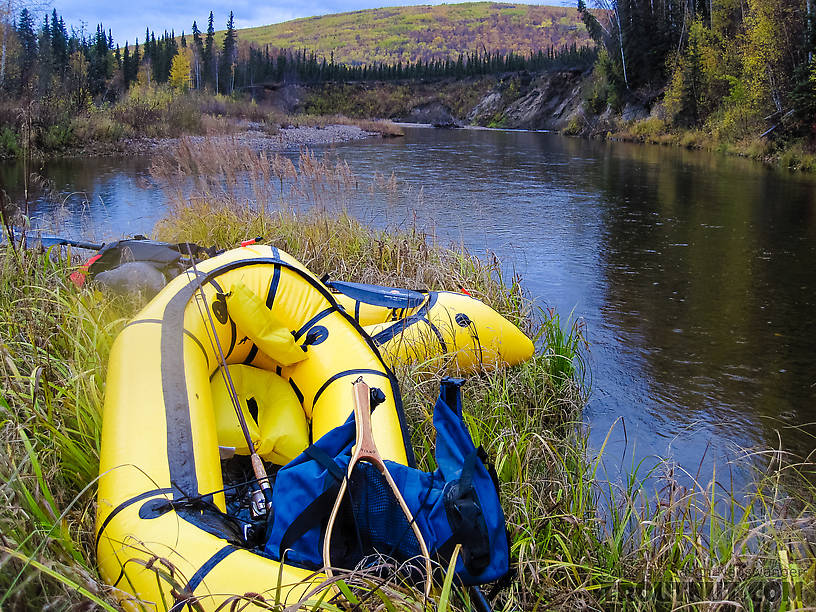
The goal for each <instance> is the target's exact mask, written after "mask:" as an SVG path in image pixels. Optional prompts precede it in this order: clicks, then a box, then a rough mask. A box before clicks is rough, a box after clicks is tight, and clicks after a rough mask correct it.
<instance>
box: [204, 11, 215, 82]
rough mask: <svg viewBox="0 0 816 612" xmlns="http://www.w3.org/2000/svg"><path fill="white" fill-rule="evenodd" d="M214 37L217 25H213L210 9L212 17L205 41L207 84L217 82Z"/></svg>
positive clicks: (205, 75) (205, 74)
mask: <svg viewBox="0 0 816 612" xmlns="http://www.w3.org/2000/svg"><path fill="white" fill-rule="evenodd" d="M214 39H215V26H214V25H213V14H212V11H210V17H209V20H208V22H207V37H206V39H205V42H204V58H203V64H204V83H205V84H215V81H216V79H215V68H216V64H215V48H214ZM216 89H217V85H216Z"/></svg>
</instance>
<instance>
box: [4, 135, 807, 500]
mask: <svg viewBox="0 0 816 612" xmlns="http://www.w3.org/2000/svg"><path fill="white" fill-rule="evenodd" d="M333 148H334V149H335V150H336V152H337V154H338V155H340V156H341V157H343V158H345V159H346V160H347V161H348V162H349V164H350V166H351V168H352V169H353V170H354V172H355V173H356V174H357V175H358V176H359V177H360V178H361V179H367V178H369V177H371V176H373V175H374V174H375V173H381V174H384V175H386V176H388V175H390V174H391V173H392V172H393V173H394V174H395V175H396V177H397V178H398V179H399V180H400V181H402V182H403V187H404V189H403V190H402V191H403V192H405V193H407V194H408V195H405V196H404V197H396V198H394V197H385V196H383V197H382V198H378V197H376V196H367V197H364V198H361V199H360V201H359V202H354V203H352V204H351V205H350V206H351V209H352V212H354V213H355V214H356V215H357V216H358V217H360V218H361V219H362V220H364V221H367V222H370V223H372V224H375V225H378V226H383V225H388V226H392V227H393V226H404V225H414V224H416V225H418V226H419V227H420V228H425V229H428V230H433V231H434V232H435V233H436V235H437V236H438V237H439V238H440V240H442V241H448V240H455V241H462V242H464V243H465V244H466V245H467V246H468V247H469V248H471V249H472V250H474V251H475V252H477V253H484V252H485V251H486V250H488V249H489V250H491V251H494V252H496V253H497V254H498V255H499V256H500V257H501V258H502V259H503V261H504V263H505V265H506V266H507V268H508V269H513V270H515V271H516V272H518V273H519V274H521V276H522V278H523V281H524V283H525V285H526V287H527V288H528V290H529V291H530V293H531V294H532V295H533V296H534V297H535V299H536V301H537V303H538V304H539V305H540V306H541V307H555V308H557V309H558V311H559V312H560V313H561V316H562V318H566V316H567V315H569V314H570V313H572V316H573V318H581V319H583V321H584V322H585V323H586V329H587V335H588V339H589V342H590V344H591V349H590V352H589V359H588V363H589V380H590V381H591V395H590V400H589V403H588V405H587V407H586V409H585V412H584V420H585V422H586V423H587V424H588V426H589V427H590V428H591V434H590V441H591V443H592V445H593V447H594V448H595V449H599V448H600V447H601V446H602V444H603V442H604V440H605V438H606V436H607V433H608V432H609V430H610V428H611V427H612V426H613V424H614V425H615V427H614V429H613V430H612V433H611V435H610V436H609V443H608V444H607V447H606V450H605V465H606V468H607V469H608V470H609V475H610V477H614V475H615V474H616V473H617V472H618V470H619V469H620V468H621V466H623V467H624V469H629V468H631V466H632V465H634V464H635V463H637V462H639V461H640V460H641V459H644V458H646V459H647V463H649V462H651V461H652V460H653V459H654V458H661V459H669V460H671V461H673V462H675V463H676V464H677V466H678V468H679V471H680V472H682V471H683V470H685V471H687V472H689V473H690V474H691V475H698V477H699V478H700V479H701V480H702V481H707V479H708V478H709V477H710V475H711V474H712V473H713V472H714V470H715V468H716V470H717V474H718V477H720V478H723V475H724V474H726V476H725V477H724V479H725V481H726V484H730V483H728V480H729V478H733V479H734V486H735V487H736V488H741V487H742V486H744V485H745V483H746V474H745V470H743V469H742V468H740V467H739V466H734V465H732V460H733V459H734V458H735V457H738V456H740V455H741V454H742V452H743V451H742V450H740V449H746V448H750V449H766V448H778V447H780V444H781V448H783V449H784V450H787V451H790V452H792V453H795V454H797V455H807V454H808V453H811V452H813V451H814V448H816V181H815V180H814V179H813V178H810V177H803V176H796V175H791V174H788V173H783V172H778V171H773V170H769V169H767V168H764V167H762V166H761V165H758V164H755V163H753V162H749V161H746V160H741V159H736V158H727V157H723V156H719V155H714V154H706V153H700V152H690V151H685V150H680V149H673V148H663V147H653V146H644V145H629V144H621V143H600V142H590V141H584V140H577V139H570V138H565V137H562V136H559V135H556V134H548V133H532V132H515V131H492V130H490V131H482V130H456V131H441V130H432V129H423V128H407V129H406V136H405V138H400V139H391V140H381V139H370V140H365V141H359V142H351V143H344V144H341V145H336V146H335V147H333ZM293 155H294V152H293ZM146 165H147V162H146V160H144V159H130V160H116V159H104V160H92V161H88V160H85V161H61V162H58V163H53V164H51V165H50V166H49V167H48V168H47V169H46V170H45V174H46V175H47V176H48V178H49V179H51V181H53V184H54V185H55V186H56V187H57V190H58V191H59V192H60V193H62V194H63V196H62V198H61V200H62V205H61V206H59V207H55V206H54V205H53V204H52V203H47V202H44V201H43V202H40V203H35V205H34V207H33V208H32V217H33V218H34V219H35V224H37V223H38V224H41V225H43V226H46V227H47V226H49V225H50V224H51V222H52V219H53V218H54V216H55V215H57V216H59V218H60V221H59V225H60V226H61V227H63V228H67V231H68V232H69V233H73V234H74V237H80V236H93V237H96V238H106V237H119V236H121V235H122V234H127V233H139V232H141V233H149V232H150V230H151V228H152V226H153V223H154V222H155V221H156V219H157V218H159V217H160V216H161V215H162V213H163V209H164V202H165V200H164V196H163V194H162V193H161V191H160V190H158V189H157V188H156V187H155V186H153V185H151V184H150V182H149V181H148V179H147V173H146ZM0 172H2V173H3V174H4V176H3V178H4V181H3V182H4V184H7V185H8V184H10V182H12V181H13V180H14V170H13V169H11V168H5V169H0ZM624 426H625V427H624ZM780 440H781V442H780ZM681 479H682V478H681Z"/></svg>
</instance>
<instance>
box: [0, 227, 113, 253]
mask: <svg viewBox="0 0 816 612" xmlns="http://www.w3.org/2000/svg"><path fill="white" fill-rule="evenodd" d="M24 237H25V239H26V240H27V241H31V242H33V243H35V244H39V245H42V247H43V248H46V249H47V248H49V247H53V246H71V247H76V248H78V249H87V250H89V251H101V250H102V249H103V248H104V246H105V243H104V242H90V241H88V240H74V239H73V238H63V237H62V236H52V235H51V234H43V233H42V232H39V231H38V230H29V231H27V232H24V231H23V230H20V229H17V228H14V227H13V228H11V239H12V240H13V241H17V240H22V239H23V238H24Z"/></svg>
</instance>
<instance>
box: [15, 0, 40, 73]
mask: <svg viewBox="0 0 816 612" xmlns="http://www.w3.org/2000/svg"><path fill="white" fill-rule="evenodd" d="M17 38H18V39H19V41H20V85H21V86H23V87H25V85H27V84H28V82H29V80H30V79H31V77H32V75H33V73H34V66H35V64H36V63H37V34H36V33H35V32H34V19H33V18H32V17H31V13H29V12H28V9H27V8H24V9H23V10H22V11H20V19H19V20H18V22H17Z"/></svg>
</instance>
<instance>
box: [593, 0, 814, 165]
mask: <svg viewBox="0 0 816 612" xmlns="http://www.w3.org/2000/svg"><path fill="white" fill-rule="evenodd" d="M578 8H579V11H581V15H582V18H583V20H584V22H585V24H586V26H587V28H588V30H589V32H590V34H591V36H592V38H593V39H594V40H595V42H596V43H598V45H599V47H601V48H602V51H601V53H600V54H599V58H598V61H597V63H596V66H595V71H594V79H593V83H592V87H591V91H590V94H589V99H588V102H589V106H590V109H591V110H594V111H596V112H600V111H602V110H603V109H604V108H606V107H607V106H611V107H612V108H613V109H615V110H621V109H622V108H623V106H625V105H626V104H627V103H635V104H644V105H645V106H646V107H647V109H649V108H651V110H652V112H651V117H650V118H649V119H648V120H646V121H642V122H640V124H638V125H637V126H636V129H635V132H636V135H640V136H641V137H644V136H645V137H646V139H650V138H651V139H655V140H658V141H659V140H660V138H661V136H662V135H663V134H665V133H666V132H672V131H673V132H674V133H676V134H679V133H682V139H683V142H682V144H686V145H688V146H706V145H711V144H714V145H715V146H723V147H726V148H728V147H730V146H736V147H737V148H738V149H739V148H740V147H741V148H742V150H741V151H740V152H744V153H746V154H750V155H752V156H763V154H764V153H763V149H772V148H774V147H777V146H778V145H779V144H782V143H785V144H786V145H789V144H790V142H791V140H792V139H802V140H800V141H799V144H798V145H797V146H800V147H801V148H802V152H803V153H807V150H808V149H811V150H812V148H813V145H814V137H816V121H815V120H814V119H816V62H815V61H814V51H816V22H815V21H814V20H815V19H816V0H611V1H609V2H608V1H607V0H599V1H597V2H594V3H593V4H592V5H591V6H589V7H588V6H587V3H586V1H585V0H578ZM592 8H607V9H610V10H609V11H608V12H607V13H604V14H601V13H599V12H597V11H594V12H593V11H590V10H589V9H592ZM598 16H601V17H602V18H601V20H600V21H599V20H598Z"/></svg>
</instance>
